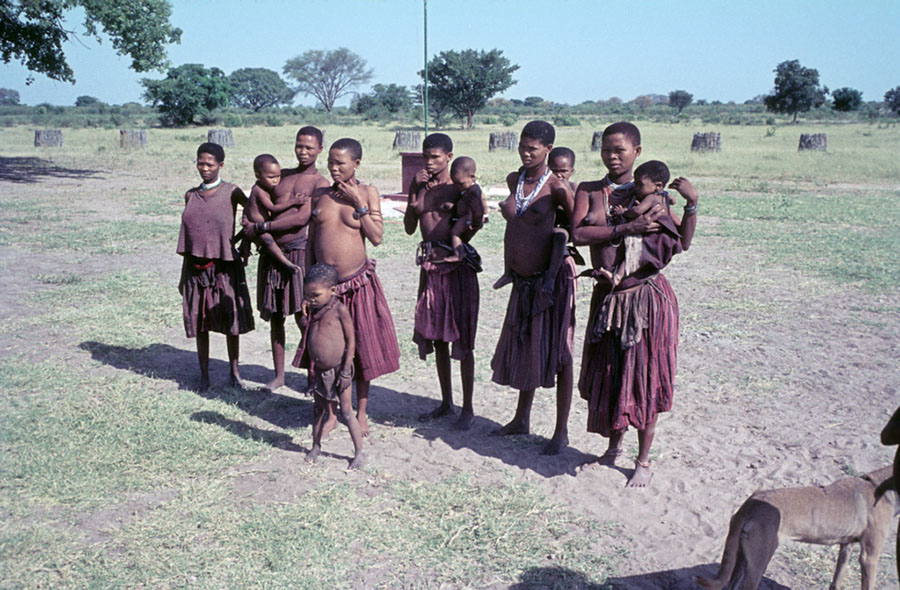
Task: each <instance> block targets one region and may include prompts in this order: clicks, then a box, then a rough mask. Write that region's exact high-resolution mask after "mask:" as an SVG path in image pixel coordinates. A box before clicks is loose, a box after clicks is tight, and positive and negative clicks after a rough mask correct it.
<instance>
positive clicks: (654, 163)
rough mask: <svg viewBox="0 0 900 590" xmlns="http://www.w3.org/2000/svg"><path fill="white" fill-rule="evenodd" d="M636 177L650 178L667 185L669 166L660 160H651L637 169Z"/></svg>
mask: <svg viewBox="0 0 900 590" xmlns="http://www.w3.org/2000/svg"><path fill="white" fill-rule="evenodd" d="M634 177H635V178H638V177H641V178H649V179H650V180H652V181H653V182H661V183H662V184H663V186H665V185H666V184H667V183H668V182H669V167H668V166H666V165H665V164H664V163H662V162H660V161H659V160H650V161H649V162H644V163H643V164H641V165H640V166H638V167H637V168H636V169H635V171H634Z"/></svg>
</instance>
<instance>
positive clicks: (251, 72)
mask: <svg viewBox="0 0 900 590" xmlns="http://www.w3.org/2000/svg"><path fill="white" fill-rule="evenodd" d="M228 81H229V82H231V88H232V90H233V91H234V97H233V100H232V102H233V103H234V104H235V105H236V106H239V107H242V108H245V109H253V110H254V111H258V110H260V109H263V108H266V107H275V106H278V105H281V104H285V103H289V102H290V101H291V98H292V97H293V96H294V93H293V92H292V91H291V89H290V88H288V85H287V84H285V83H284V80H282V79H281V76H279V75H278V72H273V71H272V70H269V69H266V68H241V69H239V70H235V71H233V72H231V75H230V76H228Z"/></svg>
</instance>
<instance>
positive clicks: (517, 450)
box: [79, 341, 592, 477]
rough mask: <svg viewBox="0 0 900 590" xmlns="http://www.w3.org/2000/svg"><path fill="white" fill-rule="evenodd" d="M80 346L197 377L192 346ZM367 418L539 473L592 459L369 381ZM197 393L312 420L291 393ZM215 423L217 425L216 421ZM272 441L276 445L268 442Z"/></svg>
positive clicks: (283, 424)
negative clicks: (442, 416) (453, 425)
mask: <svg viewBox="0 0 900 590" xmlns="http://www.w3.org/2000/svg"><path fill="white" fill-rule="evenodd" d="M79 348H81V349H82V350H85V351H87V352H89V353H90V354H91V357H92V358H93V359H94V360H98V361H100V362H102V363H104V364H106V365H109V366H112V367H115V368H117V369H122V370H126V371H131V372H133V373H137V374H139V375H145V376H147V377H152V378H155V379H165V380H168V381H172V382H174V383H177V384H178V386H179V387H180V388H181V389H185V390H189V391H192V390H195V388H196V386H197V383H198V380H197V355H196V353H195V352H194V351H192V350H182V349H179V348H175V347H174V346H170V345H168V344H151V345H149V346H145V347H143V348H128V347H124V346H116V345H111V344H104V343H102V342H95V341H86V342H82V343H81V344H79ZM209 363H210V374H211V375H213V376H214V377H215V376H216V375H227V374H228V363H227V362H225V361H223V360H218V359H210V361H209ZM241 374H242V375H243V376H244V377H245V378H246V379H249V380H251V381H255V382H259V383H264V382H265V381H266V380H267V379H269V378H270V377H271V369H269V368H267V367H263V366H260V365H241ZM287 377H288V386H289V387H291V388H293V389H295V390H298V391H301V390H303V389H305V384H306V380H305V378H303V377H302V376H300V375H299V374H297V373H288V375H287ZM371 391H372V400H374V401H375V403H374V407H373V405H370V416H369V417H370V419H371V420H372V421H373V422H375V423H377V424H382V425H385V426H392V425H393V426H405V427H408V428H412V429H413V430H414V431H415V434H416V435H417V436H420V437H422V438H424V439H426V440H430V441H436V440H440V441H443V442H444V443H445V444H447V445H448V446H449V447H450V448H452V449H455V450H459V449H470V450H472V451H473V452H475V453H477V454H479V455H482V456H484V457H493V458H496V459H499V460H500V461H502V462H504V463H506V464H507V465H512V466H514V467H518V468H520V469H523V470H531V471H534V472H535V473H537V474H539V475H541V476H543V477H554V476H557V475H563V474H569V475H574V474H575V473H576V469H577V467H578V466H579V465H581V464H582V463H584V462H585V461H588V460H590V459H591V458H592V456H591V455H588V454H586V453H582V452H581V451H578V450H577V449H574V448H572V447H567V448H566V449H564V450H563V452H562V453H561V454H560V455H558V456H556V457H545V456H542V455H540V454H539V452H540V448H541V446H543V444H545V443H546V439H544V438H543V437H539V436H535V435H517V436H506V437H495V436H488V434H489V433H490V432H492V431H494V430H496V429H497V428H499V427H500V426H501V425H500V424H499V423H497V422H494V421H493V420H490V419H487V418H482V417H478V418H476V419H475V423H474V424H473V426H472V429H471V430H469V431H465V432H460V431H455V430H451V429H450V428H449V422H447V421H444V420H438V421H435V422H425V423H423V422H419V420H418V416H419V415H420V414H422V413H424V412H425V411H426V410H427V409H430V408H431V407H433V406H434V403H435V400H434V399H432V398H430V397H425V396H420V395H415V394H410V393H405V392H401V391H395V390H393V389H390V388H387V387H379V386H374V385H373V386H372V390H371ZM197 395H199V396H201V397H204V398H206V399H217V400H220V401H224V402H226V403H228V404H231V405H233V406H235V407H237V408H240V409H241V410H242V411H244V412H247V413H248V414H251V415H253V416H256V417H257V418H260V419H262V420H264V421H266V422H268V423H270V424H272V425H274V426H277V427H278V428H283V429H296V428H307V427H309V426H310V425H311V423H312V407H313V402H312V400H310V399H300V398H298V397H295V396H289V395H283V394H280V393H272V392H269V391H266V390H262V389H255V390H254V389H247V390H243V389H237V388H234V387H216V386H215V384H214V386H213V387H211V388H210V389H209V390H207V391H205V392H197ZM217 423H219V424H222V422H221V421H217ZM233 426H234V430H232V428H228V430H231V431H232V432H235V434H236V435H238V436H241V432H243V433H244V434H246V433H251V434H252V432H253V430H252V429H253V428H254V427H252V426H249V425H246V424H245V425H243V426H242V427H238V426H236V425H233ZM273 446H275V445H273Z"/></svg>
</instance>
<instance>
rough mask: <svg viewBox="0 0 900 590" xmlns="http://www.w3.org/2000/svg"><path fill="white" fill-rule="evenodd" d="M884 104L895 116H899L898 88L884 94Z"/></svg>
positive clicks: (899, 90)
mask: <svg viewBox="0 0 900 590" xmlns="http://www.w3.org/2000/svg"><path fill="white" fill-rule="evenodd" d="M884 104H885V105H886V106H887V108H889V109H890V110H892V111H894V114H895V115H900V86H897V87H896V88H892V89H891V90H888V91H887V92H885V93H884Z"/></svg>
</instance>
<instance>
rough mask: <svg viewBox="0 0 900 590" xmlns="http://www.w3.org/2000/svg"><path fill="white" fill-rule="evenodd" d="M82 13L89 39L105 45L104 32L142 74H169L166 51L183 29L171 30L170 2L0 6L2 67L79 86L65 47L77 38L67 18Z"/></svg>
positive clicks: (40, 0)
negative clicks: (15, 64) (17, 65)
mask: <svg viewBox="0 0 900 590" xmlns="http://www.w3.org/2000/svg"><path fill="white" fill-rule="evenodd" d="M79 7H80V8H83V9H84V28H85V31H86V32H87V34H88V35H91V36H93V37H95V38H96V39H97V41H98V42H101V41H102V39H101V37H100V32H101V31H103V32H105V33H106V34H107V35H108V36H109V38H110V40H111V41H112V46H113V48H114V49H115V50H116V52H117V53H118V54H119V55H127V56H129V57H131V60H132V61H131V67H132V68H133V69H134V70H135V71H137V72H146V71H149V70H162V69H164V68H165V67H166V66H167V65H168V62H167V61H166V47H165V46H166V45H167V44H169V43H178V42H180V41H181V29H178V28H175V27H173V26H172V25H171V24H169V17H170V15H171V13H172V7H171V6H169V3H168V2H167V1H166V0H0V55H2V57H3V62H4V63H9V62H10V61H12V60H13V59H16V60H20V61H21V62H22V63H23V64H24V65H25V67H27V68H28V69H29V70H31V71H32V72H37V73H40V74H44V75H46V76H47V77H49V78H52V79H54V80H61V81H63V82H73V83H74V82H75V73H74V72H73V71H72V68H70V67H69V64H68V62H67V61H66V56H65V54H64V53H63V43H65V42H66V41H68V40H69V38H70V37H73V36H75V33H74V32H73V31H69V30H66V29H65V26H64V25H65V23H64V19H63V13H64V12H65V11H67V10H71V9H73V8H79ZM33 80H34V78H29V80H28V82H29V83H30V82H32V81H33Z"/></svg>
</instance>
